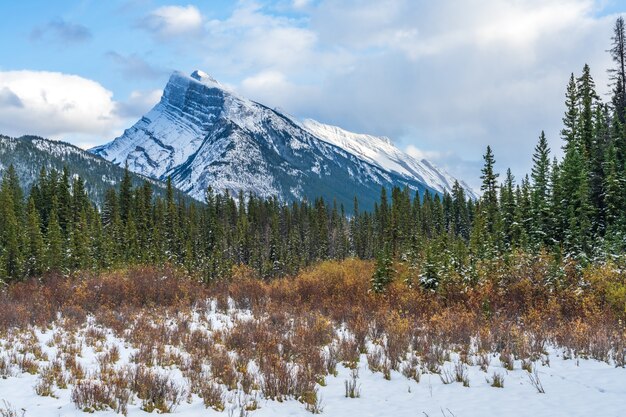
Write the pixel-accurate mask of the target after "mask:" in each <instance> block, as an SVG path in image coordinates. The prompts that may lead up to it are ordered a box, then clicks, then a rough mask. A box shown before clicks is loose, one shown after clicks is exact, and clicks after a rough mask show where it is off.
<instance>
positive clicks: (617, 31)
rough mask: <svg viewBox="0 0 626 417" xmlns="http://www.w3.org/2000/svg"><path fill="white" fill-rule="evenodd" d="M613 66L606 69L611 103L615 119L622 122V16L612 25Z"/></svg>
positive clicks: (625, 34)
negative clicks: (610, 87)
mask: <svg viewBox="0 0 626 417" xmlns="http://www.w3.org/2000/svg"><path fill="white" fill-rule="evenodd" d="M609 52H610V54H611V58H612V60H613V63H614V65H615V66H614V67H613V68H610V69H609V70H608V72H609V78H610V80H611V84H612V85H613V97H612V100H611V101H612V103H613V107H614V111H615V114H616V116H617V120H619V122H620V123H621V124H624V122H625V121H626V119H625V116H626V115H625V112H626V92H625V91H624V89H625V88H626V28H625V26H624V18H623V17H622V16H620V17H618V18H617V20H616V21H615V26H614V27H613V36H612V37H611V49H609Z"/></svg>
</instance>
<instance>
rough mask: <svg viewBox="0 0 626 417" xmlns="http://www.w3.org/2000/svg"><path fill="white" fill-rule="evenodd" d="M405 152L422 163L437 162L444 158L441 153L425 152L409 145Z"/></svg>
mask: <svg viewBox="0 0 626 417" xmlns="http://www.w3.org/2000/svg"><path fill="white" fill-rule="evenodd" d="M404 152H406V153H407V154H409V155H410V156H412V157H413V158H415V159H417V160H418V161H421V160H422V159H428V160H431V161H436V160H439V159H440V158H441V157H442V156H443V155H442V153H441V152H439V151H424V150H422V149H418V148H417V147H416V146H415V145H408V146H407V147H406V148H405V149H404Z"/></svg>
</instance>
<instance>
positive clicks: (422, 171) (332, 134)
mask: <svg viewBox="0 0 626 417" xmlns="http://www.w3.org/2000/svg"><path fill="white" fill-rule="evenodd" d="M302 126H303V127H304V128H305V129H306V130H308V131H309V132H311V133H312V134H313V135H315V136H316V137H318V138H320V139H322V140H324V141H326V142H328V143H330V144H333V145H335V146H338V147H340V148H342V149H344V150H346V151H348V152H350V153H351V154H353V155H355V156H356V157H358V158H360V159H362V160H364V161H367V162H369V163H371V164H372V165H376V166H378V167H379V168H381V169H384V170H386V171H391V172H396V173H398V174H400V175H404V176H405V177H407V178H413V179H417V180H419V181H421V182H423V183H424V184H427V185H428V186H429V187H430V188H432V189H434V190H436V191H437V192H439V193H443V192H444V191H450V190H452V187H453V186H454V182H455V181H457V179H456V178H454V177H453V176H452V175H450V174H448V173H447V172H446V171H445V170H443V169H441V168H438V167H436V166H435V165H434V164H433V163H431V162H430V161H428V160H427V159H422V160H417V159H416V158H414V157H412V156H411V155H409V154H407V153H405V152H402V151H401V150H400V149H398V148H397V147H395V146H394V145H393V143H392V142H391V140H390V139H389V138H387V137H384V136H372V135H366V134H362V133H353V132H349V131H347V130H345V129H342V128H340V127H337V126H331V125H326V124H323V123H320V122H318V121H317V120H313V119H305V120H304V121H303V122H302ZM459 185H461V187H463V188H464V190H465V193H466V194H467V195H468V196H469V197H471V198H478V196H477V194H476V193H475V192H474V190H472V188H471V187H470V186H469V185H467V184H466V183H465V182H464V181H461V180H459Z"/></svg>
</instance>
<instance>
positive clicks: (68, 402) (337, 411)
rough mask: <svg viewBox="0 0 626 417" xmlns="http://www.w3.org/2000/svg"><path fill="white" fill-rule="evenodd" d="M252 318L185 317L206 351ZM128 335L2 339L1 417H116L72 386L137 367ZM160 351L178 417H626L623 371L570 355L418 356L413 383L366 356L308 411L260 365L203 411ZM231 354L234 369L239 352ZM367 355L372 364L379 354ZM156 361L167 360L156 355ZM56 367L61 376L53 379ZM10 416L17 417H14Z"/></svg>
mask: <svg viewBox="0 0 626 417" xmlns="http://www.w3.org/2000/svg"><path fill="white" fill-rule="evenodd" d="M180 317H182V316H180ZM180 317H179V319H180ZM251 320H255V319H254V318H253V317H252V315H251V314H250V313H249V312H246V311H242V310H237V309H232V308H231V309H229V310H228V311H226V312H222V313H220V312H218V311H216V310H215V304H213V305H212V307H210V308H208V309H206V310H204V311H203V312H198V311H194V312H193V313H190V315H189V317H186V318H185V319H184V321H185V323H186V324H185V329H187V331H189V332H199V334H200V333H202V334H205V335H207V337H208V338H207V340H209V341H210V343H213V344H217V345H219V344H220V340H221V339H223V338H224V337H225V336H224V335H226V334H228V331H229V329H231V328H232V327H233V325H234V323H242V322H245V321H251ZM175 321H176V319H175V318H169V319H168V320H166V321H165V322H164V323H162V325H163V324H164V325H165V326H170V328H179V326H178V324H177V323H175ZM70 327H71V326H70ZM131 329H132V326H130V325H129V329H128V330H127V332H126V336H127V337H124V336H123V337H121V338H120V337H116V336H114V332H113V331H112V330H111V329H106V328H104V327H102V326H100V325H98V324H97V323H94V321H93V320H90V321H89V322H88V323H86V324H83V325H81V326H78V327H73V329H69V330H66V329H64V321H63V320H58V321H57V322H56V323H55V324H54V325H53V326H52V327H51V328H49V329H43V330H42V329H37V328H30V329H26V330H22V331H20V332H14V333H8V334H5V335H4V336H3V338H2V339H0V375H2V378H0V410H2V411H1V412H0V416H3V417H4V416H12V415H17V416H21V415H24V416H81V415H86V412H85V411H89V412H94V411H95V414H96V415H100V416H113V415H118V414H117V413H116V412H115V411H114V410H112V409H111V408H110V406H99V407H98V406H97V407H85V406H84V407H83V408H84V409H85V411H84V410H83V409H81V408H79V407H78V405H77V404H76V403H75V401H73V395H75V393H74V385H75V384H76V383H77V381H90V380H99V379H100V378H101V377H100V375H102V374H103V373H105V372H107V369H109V370H110V369H117V370H120V369H125V368H126V369H134V368H136V367H137V366H139V365H138V362H141V360H138V358H139V357H141V349H140V348H138V347H137V346H136V345H135V344H134V342H133V337H132V330H131ZM341 333H345V332H343V331H341V330H337V334H341ZM118 335H119V333H118ZM211 335H213V337H211ZM216 335H219V336H216ZM340 337H349V336H346V335H345V334H344V335H343V336H340ZM333 343H336V340H335V342H333ZM376 349H377V346H376V345H375V344H372V342H368V351H369V352H370V354H371V352H375V351H376ZM163 352H164V353H163ZM163 352H161V357H168V356H167V355H169V354H171V355H173V356H172V357H176V358H178V359H176V360H175V359H172V360H171V364H167V363H161V364H160V365H154V366H150V372H153V373H155V374H158V375H161V376H164V377H166V378H167V381H168V384H169V386H170V387H172V388H173V389H174V390H175V391H176V393H177V394H176V398H174V399H171V401H170V405H171V412H172V414H173V415H180V416H205V415H207V416H210V415H215V416H259V417H266V416H267V417H269V416H309V415H311V413H312V412H318V413H320V414H321V415H325V416H342V417H343V416H398V417H404V416H406V417H408V416H458V417H460V416H569V417H572V416H585V417H587V416H607V417H608V416H614V417H619V416H626V369H624V368H619V367H615V366H613V365H612V364H608V363H604V362H600V361H596V360H592V359H583V358H575V357H569V355H570V354H569V353H568V352H567V351H564V350H561V349H557V348H554V347H551V348H549V349H547V350H546V353H545V354H544V355H542V357H541V358H536V359H537V360H536V361H534V362H530V361H528V362H523V361H521V360H513V361H512V362H508V361H507V360H506V358H505V359H504V363H503V362H502V361H501V360H500V355H499V354H495V353H494V354H491V355H486V354H483V355H476V354H472V353H470V354H469V355H466V356H465V358H464V359H463V360H461V359H462V358H461V356H459V355H458V354H457V353H447V354H446V355H445V356H446V359H445V360H442V361H441V363H440V364H439V365H437V366H436V369H432V366H431V368H430V371H429V370H428V369H427V365H426V364H425V363H422V362H421V360H420V359H417V358H414V360H413V362H414V365H417V366H416V368H417V373H416V375H412V376H411V375H409V376H411V377H407V376H405V375H404V374H408V373H405V372H398V371H394V370H388V373H387V374H385V372H373V371H372V370H371V369H370V366H368V355H366V354H361V355H360V357H359V360H358V362H356V363H352V364H350V363H347V364H346V363H338V364H337V365H336V372H335V374H336V375H332V374H331V375H326V376H325V378H323V380H322V381H319V382H320V383H321V384H322V385H320V383H318V384H317V385H316V387H315V388H316V390H317V395H316V396H315V399H314V401H309V402H310V403H311V402H312V403H313V404H309V405H307V404H306V401H304V400H302V399H300V401H299V400H297V399H295V398H293V397H292V398H285V399H284V400H282V401H276V400H269V399H266V398H265V397H264V395H263V392H262V390H261V389H260V385H262V378H263V377H262V376H261V375H260V374H259V373H258V372H256V371H255V370H258V369H257V368H256V367H255V364H254V363H249V364H247V366H245V368H246V369H245V370H241V369H239V370H240V371H241V372H246V373H247V374H250V375H252V376H253V379H254V382H253V383H252V384H251V385H250V387H248V388H247V389H245V390H244V389H242V386H241V383H237V384H238V385H237V388H232V387H231V388H232V389H230V390H228V387H227V386H226V385H224V384H220V382H221V380H220V379H216V378H214V377H212V376H210V374H209V373H207V374H206V375H207V376H206V378H208V379H211V380H214V382H213V383H214V384H216V385H221V386H220V387H218V389H217V392H218V397H219V398H220V399H221V402H222V407H220V406H217V407H210V406H205V401H203V399H202V398H200V397H199V396H198V395H197V394H195V393H192V391H194V390H193V389H192V387H191V386H190V384H191V382H190V379H189V378H188V377H187V376H188V375H187V374H185V372H182V371H181V369H180V367H179V366H178V365H176V364H175V363H177V362H180V361H182V360H183V359H184V357H185V355H186V354H185V352H184V351H182V350H181V349H180V348H178V347H174V346H165V347H164V350H163ZM229 355H230V356H231V358H233V361H234V362H236V359H235V356H236V354H235V353H233V352H229ZM71 357H74V358H75V361H73V360H72V359H71ZM369 357H370V360H372V359H371V358H374V357H375V356H369ZM68 358H70V359H68ZM181 358H183V359H181ZM408 360H409V359H407V361H408ZM144 362H145V359H144ZM156 362H163V360H160V359H158V355H157V359H156ZM166 362H167V361H166ZM507 362H508V363H507ZM55 364H56V365H55ZM346 365H348V366H351V367H353V368H354V369H350V368H349V367H347V366H346ZM55 366H56V368H57V371H58V372H53V371H51V369H53V368H54V367H55ZM511 368H512V369H511ZM523 368H524V369H523ZM77 369H78V371H77ZM402 369H404V368H402ZM292 371H293V369H292ZM529 371H532V372H529ZM255 372H256V375H255ZM437 372H438V373H437ZM45 375H48V377H46V376H45ZM51 375H54V376H51ZM185 375H187V376H185ZM385 376H387V378H389V379H387V378H386V377H385ZM494 377H495V378H496V379H498V377H500V378H501V382H502V385H503V386H502V387H494V386H493V385H497V383H494ZM457 379H458V380H459V382H457ZM533 379H534V382H533ZM46 380H47V381H48V383H46V382H45V381H46ZM417 380H419V382H418V381H417ZM59 381H65V382H59ZM72 382H73V383H72ZM496 382H497V381H496ZM347 384H353V387H354V390H353V392H352V393H351V394H352V396H354V397H355V398H349V397H346V394H347V392H346V391H347V388H346V385H347ZM244 391H246V392H247V393H246V392H244ZM539 391H544V392H543V393H540V392H539ZM38 393H39V395H38ZM127 401H128V405H127V409H126V410H124V411H126V412H127V415H129V416H140V415H147V414H148V413H147V412H146V411H144V409H145V408H146V403H145V401H143V400H142V399H140V398H139V397H138V395H137V394H136V393H135V392H134V391H132V390H131V391H128V398H127ZM222 408H223V409H222ZM219 409H222V410H220V411H218V410H219ZM13 411H14V412H15V414H11V412H13ZM154 412H155V413H156V412H158V410H154Z"/></svg>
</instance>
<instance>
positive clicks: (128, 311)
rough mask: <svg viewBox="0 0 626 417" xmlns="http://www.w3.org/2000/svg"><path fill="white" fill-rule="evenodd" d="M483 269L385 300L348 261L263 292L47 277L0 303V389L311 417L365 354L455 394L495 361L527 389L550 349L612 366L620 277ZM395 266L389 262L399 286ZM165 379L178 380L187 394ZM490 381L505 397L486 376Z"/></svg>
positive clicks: (171, 272)
mask: <svg viewBox="0 0 626 417" xmlns="http://www.w3.org/2000/svg"><path fill="white" fill-rule="evenodd" d="M494 262H495V263H492V264H489V265H485V266H481V267H479V268H478V269H477V271H476V272H475V273H476V275H477V277H474V279H473V281H472V284H471V285H470V284H468V283H467V280H465V278H463V277H461V276H456V275H451V276H450V277H448V278H446V279H445V280H442V282H441V283H440V286H439V287H438V289H437V291H436V292H432V291H430V290H428V291H427V290H424V289H422V288H421V287H420V285H419V284H415V285H410V286H408V285H407V284H406V282H407V281H406V280H405V279H400V278H398V279H396V280H395V281H393V282H392V283H391V284H390V285H389V286H388V287H387V290H386V291H385V293H383V294H375V293H373V292H371V291H369V289H370V281H369V280H370V277H371V276H372V273H373V270H374V265H373V263H372V262H368V261H360V260H355V259H348V260H345V261H340V262H339V261H337V262H330V261H329V262H323V263H320V264H318V265H315V266H312V267H310V268H309V269H307V270H304V271H302V272H301V273H300V274H298V275H297V276H294V277H284V278H280V279H276V280H273V281H264V280H261V279H259V278H258V277H256V275H255V273H254V271H252V270H251V269H249V268H246V267H241V266H237V267H235V268H234V270H233V274H232V279H231V280H229V281H226V280H224V281H217V282H215V283H213V284H211V285H205V284H201V283H200V282H199V281H197V280H194V279H193V277H189V276H188V274H187V273H186V272H180V271H177V270H175V269H170V268H167V267H165V268H147V267H146V268H134V269H132V270H121V271H114V272H107V273H103V274H99V275H94V274H91V273H77V274H75V275H73V276H70V277H67V278H64V277H61V276H56V275H50V276H47V277H45V278H43V279H41V280H31V281H26V282H22V283H16V284H13V285H11V286H9V287H7V288H5V289H3V290H2V292H1V293H0V311H2V312H3V314H2V315H0V335H2V337H1V338H0V339H2V340H3V342H1V343H3V346H2V350H3V351H5V352H7V354H6V355H2V356H0V377H10V376H12V375H13V374H14V373H16V372H18V371H19V372H30V373H33V374H39V375H40V380H39V383H38V385H37V387H36V389H37V392H38V393H39V394H40V395H54V393H55V390H56V389H66V388H69V389H71V390H72V399H73V401H74V402H75V403H76V405H77V407H79V408H81V409H86V410H92V411H95V410H100V409H105V408H108V409H113V410H116V411H118V410H119V411H118V412H125V410H126V406H127V404H128V403H129V402H130V401H131V400H132V398H133V397H134V396H136V397H137V398H138V399H139V401H140V404H141V406H142V408H143V409H144V410H146V411H153V410H158V411H159V412H171V411H172V410H173V409H174V408H175V407H176V406H177V405H178V404H179V403H180V402H181V401H182V399H183V398H184V397H185V396H186V395H187V396H191V395H198V396H199V397H200V398H202V400H203V402H204V404H205V406H206V407H207V408H213V409H214V410H217V411H221V410H225V409H226V403H227V401H230V400H229V399H228V398H232V397H234V396H235V395H236V394H239V393H240V392H243V394H242V395H243V396H244V397H242V398H244V399H243V400H242V404H240V405H241V407H240V408H241V409H244V410H246V409H247V408H249V407H256V406H258V405H255V406H253V405H251V404H256V398H257V396H262V397H263V398H265V399H272V400H276V401H284V400H287V399H295V400H298V401H300V402H302V403H303V404H304V407H306V409H308V410H309V411H311V412H313V413H316V412H319V411H320V410H321V408H322V407H321V404H320V399H319V398H318V395H317V392H318V391H317V390H318V388H319V386H321V385H324V384H325V383H326V378H327V376H328V375H336V374H337V364H338V363H341V364H343V365H344V366H346V367H347V368H351V369H353V370H354V374H353V375H352V377H351V378H350V379H349V380H347V381H346V395H347V396H348V397H353V398H354V397H357V396H358V395H360V394H359V389H358V388H359V384H358V373H357V369H358V368H359V363H360V360H361V358H362V357H366V358H367V366H368V367H369V369H370V370H371V371H372V372H380V373H381V374H382V376H383V377H384V378H387V379H390V378H391V377H392V371H394V370H395V371H398V372H400V373H402V375H404V376H405V377H406V378H410V379H413V380H415V381H418V382H419V380H420V376H421V374H422V373H428V372H429V373H433V374H438V375H440V378H441V379H442V381H444V382H445V383H454V382H458V383H461V384H463V385H465V386H468V385H469V383H470V381H469V379H468V378H467V366H468V365H477V366H480V368H481V370H482V371H484V372H485V373H491V370H490V367H491V364H492V362H495V363H496V364H501V365H502V367H503V368H505V369H514V368H515V367H516V366H517V367H519V366H522V367H523V369H526V370H528V371H529V374H531V376H532V378H535V377H537V378H538V376H537V374H535V373H534V371H535V370H536V366H537V365H536V364H537V363H539V362H541V363H543V364H548V363H549V357H548V356H547V354H546V349H547V347H548V346H554V345H556V346H558V347H559V348H561V349H562V350H563V351H564V353H565V355H566V356H567V357H588V358H595V359H599V360H602V361H606V362H609V363H612V364H614V365H616V366H624V364H625V362H626V359H625V357H626V325H625V324H624V323H625V322H626V321H625V319H626V310H624V304H622V303H623V298H622V292H623V291H626V290H625V289H624V288H626V282H625V281H624V276H623V273H619V272H616V268H612V267H611V266H610V265H604V266H601V267H590V268H588V269H585V270H583V271H579V270H578V269H576V268H574V267H570V266H566V267H565V268H564V270H563V271H562V274H560V275H559V277H557V278H555V277H554V273H553V268H552V264H551V261H550V260H549V259H548V258H547V257H546V256H545V255H541V254H540V255H539V256H537V257H534V258H531V257H528V256H525V255H513V259H509V260H508V261H507V262H504V261H502V262H500V261H494ZM407 268H408V266H406V265H402V264H399V265H397V270H398V276H399V277H403V276H406V275H407V274H408V273H409V272H408V269H407ZM625 294H626V292H625ZM624 299H626V298H624ZM233 307H234V308H233ZM215 317H221V318H223V319H224V321H223V323H222V325H220V326H218V325H214V324H213V322H212V320H214V319H215ZM224 323H228V324H227V325H223V324H224ZM33 326H38V327H39V328H49V329H53V331H52V335H51V338H50V340H49V341H48V343H47V344H48V346H49V347H50V348H54V349H55V354H54V355H56V356H54V355H51V356H53V357H51V358H47V357H46V355H45V354H44V350H43V349H42V345H41V341H39V340H38V338H37V336H36V333H35V331H34V330H33V329H34V328H33ZM112 336H114V337H116V338H118V339H120V340H121V341H122V342H123V344H124V345H125V347H126V348H129V349H131V351H130V362H131V363H132V364H131V365H129V366H127V367H120V366H122V365H120V362H121V361H120V357H121V356H122V354H121V352H120V349H121V346H118V345H116V343H111V341H110V337H112ZM85 349H92V350H93V351H94V352H95V353H96V358H97V371H96V372H94V371H93V370H89V372H87V371H86V370H85V369H84V368H83V366H82V365H81V359H80V358H81V356H82V355H83V353H84V352H86V351H85ZM493 353H495V355H493ZM125 355H128V352H126V354H125ZM85 356H86V357H89V356H87V355H85ZM124 357H127V356H124ZM451 358H454V363H453V366H452V367H451V366H450V362H452V360H451ZM516 364H517V365H516ZM520 364H521V365H520ZM533 364H535V365H533ZM533 366H534V367H533ZM88 369H89V368H88ZM169 371H175V372H178V371H180V373H182V376H183V377H184V384H183V385H184V386H179V385H178V384H176V383H174V382H173V381H172V379H171V378H170V377H169V376H168V372H169ZM489 381H490V383H491V384H492V385H493V386H495V387H501V386H502V385H503V378H502V376H501V375H500V374H497V373H496V374H493V376H492V377H491V378H490V379H489ZM235 390H239V392H237V393H236V394H235V393H232V392H231V393H229V391H235ZM538 391H539V390H538ZM189 398H190V397H189ZM252 398H254V400H251V399H252Z"/></svg>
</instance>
